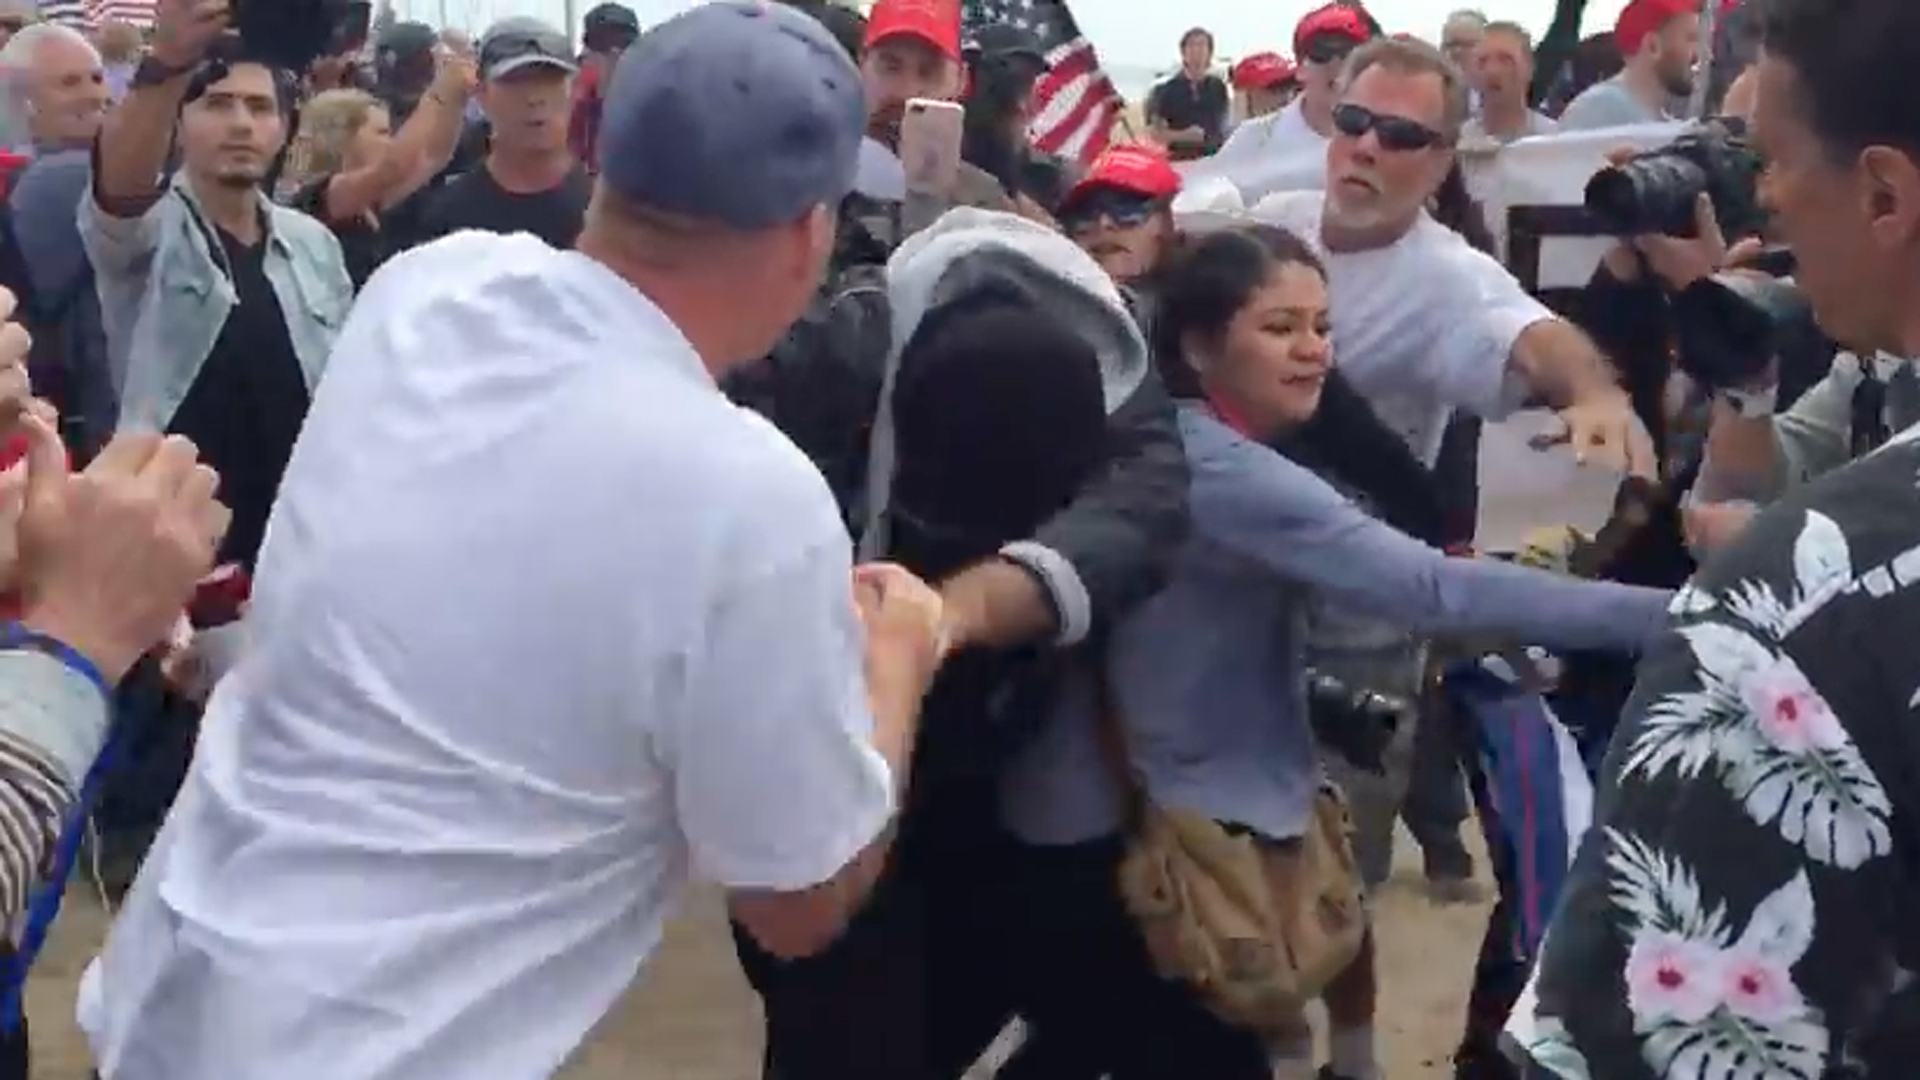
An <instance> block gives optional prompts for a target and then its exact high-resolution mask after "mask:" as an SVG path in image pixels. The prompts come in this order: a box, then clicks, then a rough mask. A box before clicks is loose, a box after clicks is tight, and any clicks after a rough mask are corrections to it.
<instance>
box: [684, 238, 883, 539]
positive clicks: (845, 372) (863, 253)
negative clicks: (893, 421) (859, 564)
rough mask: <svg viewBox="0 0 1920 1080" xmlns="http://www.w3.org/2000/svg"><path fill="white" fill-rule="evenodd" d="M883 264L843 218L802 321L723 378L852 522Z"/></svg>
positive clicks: (879, 352) (875, 363)
mask: <svg viewBox="0 0 1920 1080" xmlns="http://www.w3.org/2000/svg"><path fill="white" fill-rule="evenodd" d="M850 231H853V232H854V234H853V235H851V236H850V235H849V232H850ZM885 262H886V250H885V248H884V247H883V246H881V245H880V244H879V243H878V241H876V240H875V239H874V238H873V237H872V236H871V234H869V233H867V232H866V230H865V229H864V228H862V227H861V226H860V224H859V222H858V221H856V220H853V219H852V217H851V216H850V215H843V217H842V228H841V242H840V245H839V250H837V251H836V253H835V255H834V258H833V262H832V264H831V268H830V269H829V271H828V273H827V279H826V282H825V283H824V284H823V285H822V286H821V288H820V292H819V293H818V294H817V295H816V296H815V297H814V299H813V301H812V303H810V304H809V305H808V306H807V310H806V311H805V312H804V313H802V315H801V316H800V319H799V321H798V322H796V323H794V324H793V326H792V328H790V329H789V330H788V331H787V333H786V335H785V336H784V337H782V338H781V339H780V341H779V342H778V343H777V344H775V345H774V347H773V351H772V352H770V353H769V354H767V355H766V356H765V357H763V358H762V359H760V360H757V361H754V362H753V363H751V364H746V365H743V366H742V367H740V368H737V369H735V370H734V371H732V372H729V373H728V374H727V376H726V378H724V379H723V380H721V384H720V388H721V389H722V390H724V391H725V392H726V394H727V396H728V397H730V398H732V399H733V401H734V402H735V403H736V404H738V405H740V406H742V407H744V408H748V409H752V410H753V411H755V412H757V413H759V414H760V415H762V416H764V417H766V418H767V419H768V420H769V421H771V422H772V423H773V426H775V427H777V428H779V429H780V431H781V433H782V434H784V435H786V436H787V438H789V439H791V440H793V442H794V445H796V446H798V447H799V448H800V449H801V451H803V452H804V453H805V454H806V455H807V457H809V458H811V459H812V461H813V463H814V465H815V466H816V467H818V468H819V470H820V473H821V475H822V476H824V477H826V479H827V484H828V486H829V487H831V488H832V489H833V495H834V499H835V500H836V501H837V502H838V503H839V504H840V510H841V514H842V516H843V517H844V518H845V519H846V521H847V522H848V523H849V527H850V528H851V527H853V526H854V524H855V523H857V522H859V521H861V520H862V514H863V507H864V499H863V498H862V492H863V489H864V487H865V485H866V479H867V437H868V435H869V433H870V432H871V430H872V427H873V418H874V414H875V413H876V412H877V411H878V408H879V403H880V387H881V384H882V382H883V381H884V380H885V378H886V364H887V353H888V351H889V349H890V348H891V343H892V328H891V325H890V322H889V317H890V312H889V310H888V306H887V289H886V267H885Z"/></svg>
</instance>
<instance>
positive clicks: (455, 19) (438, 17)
mask: <svg viewBox="0 0 1920 1080" xmlns="http://www.w3.org/2000/svg"><path fill="white" fill-rule="evenodd" d="M626 2H627V3H628V4H630V5H631V6H632V7H633V8H634V9H635V10H636V11H638V12H639V13H640V19H641V22H642V24H651V23H655V22H659V21H660V20H662V19H665V18H666V17H668V16H669V15H672V14H673V13H675V12H677V11H681V10H684V9H685V8H687V7H690V6H692V0H626ZM1483 2H1485V3H1487V4H1488V6H1487V7H1485V8H1484V10H1485V11H1486V13H1487V14H1488V15H1489V16H1490V17H1492V18H1496V19H1511V20H1514V21H1516V22H1519V23H1521V24H1522V25H1524V26H1526V27H1528V28H1529V29H1531V30H1533V31H1534V32H1535V33H1539V32H1541V31H1544V30H1545V29H1546V28H1547V23H1548V22H1549V21H1550V20H1551V19H1552V18H1553V0H1483ZM592 3H593V0H573V2H572V4H571V6H570V5H569V2H568V0H394V6H395V9H396V10H397V11H399V12H400V14H401V15H402V16H403V17H411V18H417V19H424V20H425V21H427V22H433V23H439V24H442V25H445V24H449V23H450V24H452V25H456V26H464V27H467V28H468V29H471V30H476V31H477V30H480V29H483V28H484V27H485V26H486V24H487V23H488V22H490V21H492V20H493V19H495V18H499V17H501V16H504V15H539V16H541V17H542V18H546V19H550V20H552V21H553V22H555V23H560V22H564V21H566V20H567V16H568V14H569V12H571V13H572V14H573V15H574V16H575V17H576V18H577V17H578V15H579V14H580V13H582V12H584V11H585V10H586V9H587V8H588V7H590V6H592ZM1070 3H1071V4H1072V7H1073V13H1074V17H1075V18H1076V19H1078V20H1079V22H1080V29H1081V30H1082V31H1084V32H1085V33H1086V34H1087V36H1088V37H1090V38H1092V39H1093V43H1094V46H1095V47H1096V48H1098V49H1099V50H1100V57H1101V59H1102V60H1104V61H1105V62H1107V63H1109V64H1122V65H1127V66H1151V67H1164V66H1171V65H1173V64H1175V63H1177V62H1178V57H1177V52H1178V50H1177V48H1176V45H1177V43H1178V41H1179V39H1180V34H1181V33H1182V32H1183V31H1185V30H1187V29H1188V28H1190V27H1194V26H1204V27H1206V28H1207V29H1209V30H1211V31H1213V34H1214V37H1215V38H1216V39H1218V41H1219V43H1220V52H1221V54H1222V55H1223V56H1234V55H1243V54H1245V53H1249V52H1258V51H1260V50H1262V49H1280V50H1283V51H1284V50H1286V48H1287V46H1288V40H1287V39H1288V37H1289V36H1290V35H1291V33H1292V30H1293V23H1294V21H1295V20H1296V19H1298V18H1299V17H1300V15H1302V14H1304V13H1306V12H1307V11H1309V10H1311V9H1312V8H1313V7H1314V6H1316V5H1315V4H1314V3H1312V2H1310V0H1298V2H1294V3H1285V4H1272V3H1267V2H1263V0H1180V2H1179V3H1156V2H1149V0H1070ZM1624 4H1625V0H1590V3H1589V4H1588V5H1587V14H1586V23H1587V25H1586V26H1585V27H1584V28H1583V32H1584V33H1592V32H1594V31H1595V30H1603V29H1607V28H1608V27H1610V26H1611V25H1612V23H1613V19H1614V17H1615V16H1616V15H1618V14H1619V12H1620V8H1621V7H1622V6H1624ZM1461 6H1466V5H1465V4H1463V3H1460V2H1457V0H1368V7H1370V8H1371V9H1372V10H1373V12H1374V14H1375V15H1376V16H1377V17H1378V18H1379V19H1380V22H1381V23H1382V24H1383V25H1384V26H1385V27H1386V28H1387V30H1388V31H1390V32H1398V31H1402V30H1405V31H1411V32H1413V33H1417V34H1421V35H1423V36H1426V37H1429V38H1435V37H1437V36H1438V35H1439V32H1440V24H1441V23H1442V22H1444V21H1445V20H1446V17H1447V14H1448V12H1451V11H1453V10H1455V9H1456V8H1459V7H1461Z"/></svg>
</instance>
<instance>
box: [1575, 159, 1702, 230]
mask: <svg viewBox="0 0 1920 1080" xmlns="http://www.w3.org/2000/svg"><path fill="white" fill-rule="evenodd" d="M1706 190H1707V174H1706V171H1705V170H1703V169H1701V168H1700V166H1699V165H1696V164H1695V163H1694V162H1693V161H1691V160H1689V159H1688V158H1687V157H1685V156H1684V155H1682V154H1679V153H1675V152H1673V151H1656V152H1654V153H1652V154H1647V155H1644V156H1641V157H1637V158H1634V159H1633V160H1631V161H1627V162H1624V163H1622V164H1620V165H1616V166H1613V167H1611V168H1606V169H1602V170H1600V171H1599V172H1597V173H1595V174H1594V175H1593V178H1592V179H1590V180H1588V181H1587V187H1586V191H1585V193H1584V196H1583V198H1584V201H1585V203H1586V207H1587V210H1588V212H1589V213H1591V214H1593V216H1594V217H1596V218H1598V219H1599V220H1600V222H1601V224H1602V225H1603V226H1605V227H1606V228H1607V229H1608V231H1610V232H1612V233H1614V234H1615V235H1617V236H1643V235H1647V234H1649V233H1664V234H1666V235H1668V236H1692V235H1693V232H1694V217H1693V213H1694V210H1693V208H1694V203H1695V202H1696V201H1697V200H1698V199H1699V198H1700V195H1701V193H1703V192H1705V191H1706Z"/></svg>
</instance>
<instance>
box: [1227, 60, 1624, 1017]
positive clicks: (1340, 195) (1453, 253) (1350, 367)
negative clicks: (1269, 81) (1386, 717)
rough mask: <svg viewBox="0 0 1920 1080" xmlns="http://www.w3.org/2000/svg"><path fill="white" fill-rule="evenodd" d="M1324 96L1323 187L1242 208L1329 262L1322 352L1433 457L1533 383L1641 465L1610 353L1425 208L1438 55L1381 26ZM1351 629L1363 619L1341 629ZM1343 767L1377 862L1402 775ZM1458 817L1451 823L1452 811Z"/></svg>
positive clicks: (1437, 121) (1444, 99)
mask: <svg viewBox="0 0 1920 1080" xmlns="http://www.w3.org/2000/svg"><path fill="white" fill-rule="evenodd" d="M1348 72H1349V75H1348V81H1347V84H1346V86H1345V88H1344V90H1343V92H1342V94H1341V97H1340V100H1339V102H1338V103H1337V104H1336V105H1335V106H1334V109H1333V121H1334V128H1335V134H1334V136H1333V138H1332V140H1331V141H1330V143H1329V146H1328V152H1327V175H1326V181H1327V183H1326V190H1325V191H1324V192H1320V191H1306V192H1289V193H1283V194H1279V195H1275V196H1273V197H1271V198H1269V199H1267V200H1265V201H1264V202H1262V203H1260V204H1259V205H1257V206H1255V207H1254V209H1253V216H1254V217H1255V218H1257V219H1259V220H1261V221H1263V222H1267V223H1269V224H1274V225H1279V226H1281V227H1284V228H1286V229H1288V230H1289V231H1292V232H1294V233H1296V234H1297V235H1299V236H1301V237H1302V238H1304V239H1306V240H1307V241H1308V242H1309V243H1311V244H1312V245H1313V246H1314V247H1315V248H1317V249H1318V250H1319V251H1320V253H1321V254H1322V257H1323V258H1324V260H1325V263H1326V267H1327V275H1328V288H1329V292H1330V299H1331V302H1332V310H1331V315H1332V322H1333V334H1332V336H1333V357H1334V363H1335V364H1337V365H1338V366H1339V369H1340V371H1341V372H1342V373H1343V374H1344V375H1345V376H1346V378H1347V379H1348V381H1349V382H1350V383H1351V384H1352V385H1353V387H1354V388H1355V389H1356V390H1358V391H1359V392H1360V393H1361V394H1362V395H1364V396H1365V397H1366V398H1367V399H1368V401H1369V402H1370V403H1371V404H1372V405H1373V407H1374V410H1375V411H1376V412H1377V413H1378V414H1379V416H1380V418H1381V420H1383V421H1384V422H1385V423H1386V424H1387V425H1388V426H1389V427H1392V428H1394V429H1395V430H1397V431H1399V432H1400V434H1401V435H1402V436H1403V437H1404V438H1405V439H1406V440H1407V444H1408V446H1409V447H1410V448H1411V449H1412V450H1413V452H1414V454H1415V455H1416V456H1418V457H1419V458H1420V459H1421V460H1423V461H1424V462H1426V463H1427V464H1428V465H1429V466H1431V465H1432V464H1433V463H1434V462H1435V460H1436V459H1437V458H1438V456H1439V453H1440V444H1441V439H1442V437H1443V435H1444V434H1445V431H1446V427H1447V422H1448V420H1449V419H1450V418H1451V417H1452V415H1453V414H1454V412H1455V411H1458V410H1464V411H1466V412H1468V413H1470V414H1473V415H1478V416H1484V417H1490V418H1497V417H1500V416H1502V415H1504V414H1505V413H1506V412H1507V411H1509V410H1510V409H1512V408H1514V407H1515V406H1517V405H1518V404H1519V403H1520V402H1521V401H1522V400H1523V399H1525V398H1526V397H1527V396H1528V394H1529V392H1530V393H1531V394H1532V395H1536V396H1538V397H1540V398H1543V399H1545V400H1546V401H1547V402H1548V403H1549V404H1551V405H1552V406H1554V407H1555V408H1557V409H1558V410H1559V414H1560V418H1561V420H1562V421H1563V422H1564V424H1565V426H1566V428H1567V430H1568V434H1569V437H1570V441H1571V442H1572V444H1573V446H1574V448H1575V451H1576V453H1577V454H1580V455H1582V456H1584V457H1586V458H1587V459H1589V460H1592V461H1595V462H1596V463H1603V464H1608V465H1612V466H1614V467H1627V466H1629V465H1631V466H1632V467H1636V468H1645V467H1648V466H1649V465H1650V463H1651V461H1652V453H1653V451H1652V446H1651V443H1650V441H1649V440H1648V438H1647V434H1646V431H1645V429H1644V428H1643V427H1642V426H1641V425H1640V423H1639V422H1638V421H1637V420H1636V419H1635V417H1634V414H1633V410H1632V407H1631V404H1630V402H1629V399H1628V397H1627V394H1626V392H1625V391H1623V390H1622V389H1621V388H1620V387H1619V386H1618V385H1617V384H1616V383H1615V381H1614V374H1613V372H1612V370H1611V368H1610V367H1609V366H1608V364H1607V362H1606V359H1605V358H1604V357H1603V356H1602V355H1601V354H1600V352H1599V350H1598V349H1596V348H1595V347H1594V345H1593V343H1592V342H1591V341H1590V340H1589V339H1588V338H1587V337H1586V335H1585V334H1583V333H1581V332H1580V331H1579V330H1578V329H1577V328H1575V327H1574V326H1572V325H1571V324H1569V323H1567V322H1565V321H1564V320H1561V319H1559V318H1556V317H1555V316H1554V315H1553V313H1552V312H1551V311H1549V310H1548V309H1546V308H1545V307H1543V306H1541V305H1540V303H1539V302H1537V301H1536V300H1534V299H1533V298H1532V297H1531V296H1529V295H1527V293H1526V291H1525V290H1524V289H1522V288H1521V287H1520V285H1519V283H1518V282H1516V281H1515V280H1514V279H1513V276H1512V275H1511V274H1509V273H1507V271H1506V270H1505V268H1503V267H1502V266H1501V265H1500V263H1499V262H1498V261H1496V260H1495V259H1494V258H1493V257H1492V256H1490V255H1486V254H1483V253H1481V252H1479V251H1477V250H1475V249H1474V248H1472V247H1470V246H1469V245H1468V244H1467V242H1466V241H1465V240H1463V239H1462V238H1461V237H1460V235H1459V234H1457V233H1455V232H1453V231H1452V230H1450V229H1448V228H1446V227H1445V226H1443V225H1441V224H1440V223H1438V222H1436V221H1434V220H1433V218H1432V217H1431V216H1429V215H1428V213H1427V210H1426V206H1427V203H1428V200H1429V199H1430V198H1432V196H1433V194H1434V192H1435V191H1436V190H1437V189H1438V188H1439V186H1440V183H1441V181H1442V180H1443V179H1444V178H1445V176H1446V175H1447V172H1448V170H1449V169H1451V168H1452V166H1453V157H1454V147H1455V145H1456V143H1457V141H1458V138H1459V134H1460V130H1461V127H1462V125H1463V124H1464V123H1465V121H1466V119H1467V88H1466V86H1465V84H1464V82H1463V80H1462V78H1461V76H1460V72H1459V69H1458V68H1457V67H1455V66H1454V64H1453V63H1452V62H1451V61H1449V60H1448V59H1447V58H1446V56H1445V54H1443V53H1441V52H1440V51H1439V50H1438V49H1436V48H1434V47H1433V46H1431V45H1428V44H1426V43H1424V42H1419V41H1403V40H1397V39H1384V40H1380V41H1375V42H1372V43H1370V44H1368V45H1365V46H1363V47H1362V48H1361V49H1360V50H1359V51H1358V52H1356V53H1355V54H1354V55H1353V57H1352V58H1351V59H1350V60H1349V61H1348ZM1342 629H1343V630H1346V631H1347V632H1348V634H1349V635H1350V636H1352V635H1353V633H1354V631H1356V630H1358V629H1360V628H1359V627H1354V626H1345V627H1342ZM1421 742H1422V743H1424V744H1425V745H1426V753H1425V756H1423V757H1417V758H1416V760H1414V761H1413V762H1412V763H1411V767H1412V769H1414V770H1424V771H1422V772H1421V774H1420V778H1419V779H1420V782H1422V783H1424V784H1433V785H1441V784H1451V785H1453V789H1454V791H1455V793H1456V794H1457V791H1458V788H1459V785H1460V778H1459V775H1458V769H1457V766H1456V765H1455V764H1454V762H1453V759H1452V758H1451V757H1450V756H1449V755H1448V754H1446V753H1445V749H1446V746H1445V741H1444V740H1434V739H1431V738H1429V739H1427V740H1421ZM1406 768H1407V767H1406V766H1405V765H1404V764H1397V765H1396V768H1395V769H1394V770H1393V772H1392V776H1391V780H1390V782H1384V783H1383V782H1380V781H1374V780H1369V779H1367V778H1364V777H1357V776H1355V777H1348V776H1345V775H1343V777H1342V779H1343V781H1345V780H1348V779H1351V780H1352V781H1353V782H1352V783H1350V784H1349V796H1350V798H1351V799H1352V802H1353V810H1354V818H1355V826H1356V845H1357V846H1358V848H1359V854H1360V858H1361V862H1362V864H1363V867H1377V866H1380V865H1382V863H1383V861H1384V860H1385V859H1386V858H1388V857H1389V856H1388V853H1390V851H1391V844H1392V835H1393V822H1394V818H1395V815H1396V814H1397V812H1398V810H1399V808H1400V803H1401V800H1402V799H1403V798H1404V797H1405V793H1406V784H1407V782H1408V780H1409V773H1408V772H1407V771H1406ZM1451 825H1452V827H1453V828H1454V829H1455V830H1457V829H1458V825H1459V822H1457V821H1455V822H1452V823H1451ZM1374 1008H1375V999H1374V997H1373V994H1372V987H1371V986H1370V985H1362V984H1360V983H1352V984H1343V986H1342V988H1341V990H1340V992H1338V993H1335V994H1330V995H1329V996H1328V999H1327V1011H1328V1016H1329V1019H1330V1021H1331V1023H1332V1025H1333V1027H1334V1028H1335V1029H1336V1030H1338V1031H1341V1032H1343V1033H1348V1034H1347V1036H1346V1037H1348V1038H1349V1039H1354V1040H1359V1039H1361V1038H1362V1037H1363V1035H1362V1034H1359V1033H1366V1032H1370V1031H1371V1025H1372V1020H1373V1011H1374Z"/></svg>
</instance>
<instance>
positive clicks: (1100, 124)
mask: <svg viewBox="0 0 1920 1080" xmlns="http://www.w3.org/2000/svg"><path fill="white" fill-rule="evenodd" d="M961 19H962V22H963V24H964V29H965V30H966V31H967V32H969V33H971V32H973V31H975V30H977V29H979V28H980V27H982V26H991V25H994V24H996V23H1008V24H1011V25H1014V26H1018V27H1020V28H1022V29H1024V30H1028V31H1030V32H1032V33H1033V35H1034V36H1035V37H1037V38H1039V39H1040V49H1041V51H1042V52H1044V53H1045V54H1046V57H1047V71H1046V73H1045V74H1043V75H1041V76H1040V79H1039V81H1038V82H1036V83H1034V87H1033V121H1032V123H1031V124H1030V125H1029V126H1028V129H1027V134H1028V136H1029V137H1030V138H1032V140H1033V145H1034V147H1035V148H1036V149H1039V150H1041V151H1043V152H1045V153H1049V154H1058V155H1060V156H1061V157H1064V158H1067V159H1069V160H1072V161H1077V162H1079V163H1081V164H1083V165H1084V164H1086V163H1088V162H1090V161H1092V160H1093V159H1094V158H1096V157H1098V156H1099V155H1100V152H1101V151H1102V150H1105V149H1106V148H1107V144H1108V143H1109V142H1111V141H1112V139H1113V125H1114V121H1115V120H1117V119H1118V118H1119V116H1120V110H1121V109H1123V108H1125V106H1126V102H1125V101H1124V100H1123V99H1122V98H1121V97H1120V92H1119V91H1118V90H1116V89H1114V86H1113V82H1112V80H1110V79H1108V78H1107V73H1106V72H1105V71H1104V70H1102V69H1101V67H1100V57H1099V56H1098V54H1096V53H1095V52H1094V49H1093V42H1091V41H1089V40H1087V36H1086V35H1085V34H1082V33H1081V32H1080V27H1079V25H1078V24H1077V23H1075V22H1074V21H1073V13H1072V12H1070V11H1068V10H1067V5H1066V0H965V3H964V4H963V5H962V7H961Z"/></svg>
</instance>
